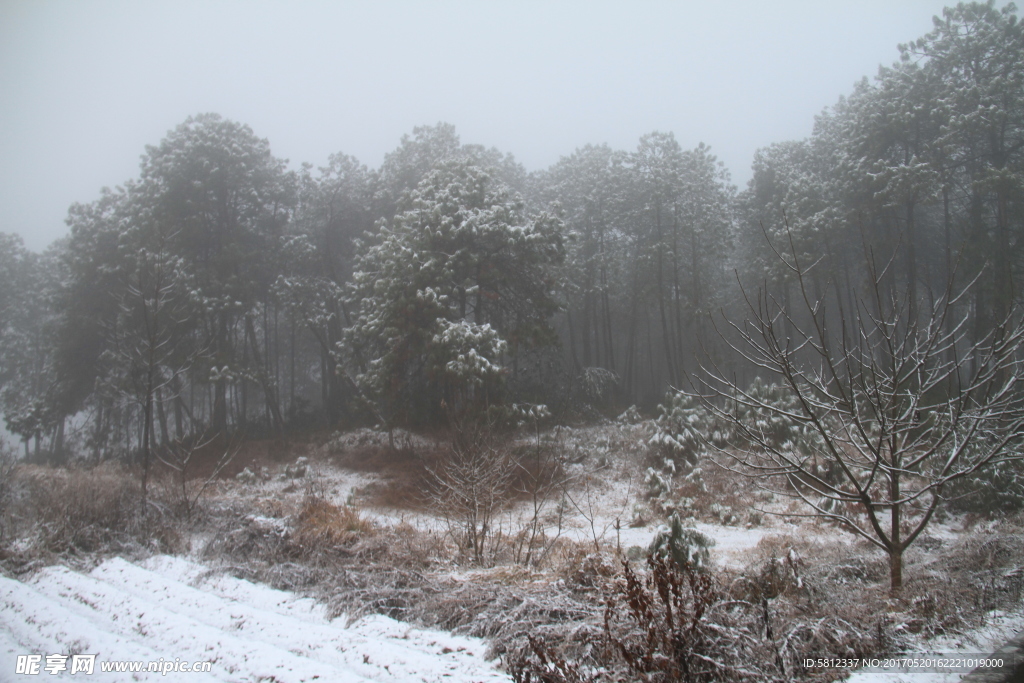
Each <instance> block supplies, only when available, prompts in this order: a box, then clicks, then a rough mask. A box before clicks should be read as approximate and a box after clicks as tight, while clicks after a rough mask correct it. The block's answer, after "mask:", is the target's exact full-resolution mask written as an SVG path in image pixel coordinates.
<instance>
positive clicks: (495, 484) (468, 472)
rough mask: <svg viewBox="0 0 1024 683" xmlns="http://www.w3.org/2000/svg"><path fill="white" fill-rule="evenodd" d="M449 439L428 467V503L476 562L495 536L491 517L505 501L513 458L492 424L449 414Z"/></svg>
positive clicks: (508, 495) (509, 496) (510, 487)
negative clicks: (445, 448) (439, 455)
mask: <svg viewBox="0 0 1024 683" xmlns="http://www.w3.org/2000/svg"><path fill="white" fill-rule="evenodd" d="M449 421H450V423H451V424H452V428H451V429H452V439H451V445H450V447H449V448H448V449H447V452H446V453H445V454H444V456H443V457H442V459H441V461H440V462H439V463H438V464H437V465H436V466H434V467H433V468H430V470H429V472H430V488H431V491H430V495H431V503H432V505H433V506H434V507H435V508H436V509H437V510H438V512H439V513H440V514H441V515H442V517H443V518H444V520H445V521H446V522H447V524H448V528H449V532H450V533H452V535H453V536H455V537H456V539H457V540H458V541H459V544H460V545H462V546H464V547H466V548H468V549H469V550H470V551H471V552H472V554H473V560H474V561H475V562H477V563H478V564H482V563H483V562H484V560H485V558H486V556H487V551H488V548H489V547H490V545H489V544H492V542H493V541H494V539H495V529H494V522H495V520H496V519H497V517H498V515H499V513H501V511H502V510H504V509H505V508H506V507H508V505H509V504H510V503H511V501H512V498H513V496H514V493H515V492H514V490H513V484H514V481H515V477H516V473H517V470H518V469H519V464H518V463H517V462H516V460H515V459H514V458H513V456H512V453H511V452H510V451H509V449H508V448H507V447H506V446H503V445H501V444H500V443H499V441H498V439H497V438H496V435H495V433H494V427H493V425H490V424H487V423H477V422H474V421H472V420H469V419H459V418H457V417H455V416H452V415H450V416H449Z"/></svg>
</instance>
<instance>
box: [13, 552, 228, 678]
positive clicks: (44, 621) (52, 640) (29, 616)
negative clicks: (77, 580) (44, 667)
mask: <svg viewBox="0 0 1024 683" xmlns="http://www.w3.org/2000/svg"><path fill="white" fill-rule="evenodd" d="M54 569H56V568H54ZM47 571H49V570H47ZM63 571H67V570H63ZM69 573H70V572H69ZM75 576H77V575H75ZM0 614H2V615H3V617H2V618H0V674H2V675H3V676H7V675H10V676H14V675H15V674H14V672H15V671H16V663H17V656H18V655H43V657H44V658H45V656H46V655H50V654H71V653H78V654H95V655H97V658H96V661H97V664H96V665H95V668H94V673H93V675H92V676H90V677H89V680H96V681H122V680H124V674H119V675H118V674H112V673H107V674H104V673H102V672H101V671H100V667H99V663H98V662H100V661H110V660H125V659H127V660H137V661H156V660H158V659H160V657H161V656H162V654H161V653H160V652H157V651H156V650H154V649H152V648H151V647H149V646H147V645H146V644H145V643H143V642H141V640H140V639H139V638H138V637H135V636H123V635H119V634H116V633H111V632H110V631H109V630H107V629H105V628H103V627H102V626H101V625H100V624H97V623H96V622H95V621H93V620H90V619H88V618H87V617H83V616H81V615H79V614H76V613H70V612H69V611H68V609H67V605H66V604H65V602H64V601H63V600H54V599H51V598H50V597H49V596H47V595H45V594H43V593H41V592H40V591H38V590H36V589H34V588H33V587H32V586H29V585H26V584H24V583H22V582H20V581H15V580H13V579H8V578H6V577H2V576H0ZM163 656H164V658H165V659H166V655H163ZM171 659H173V657H171ZM42 675H44V676H46V677H47V678H49V677H50V674H48V673H45V672H44V673H43V674H42ZM65 675H67V672H65ZM79 677H80V676H79ZM24 678H25V680H34V679H35V678H38V676H25V677H24ZM5 680H6V679H5ZM135 680H140V681H155V680H164V681H166V680H167V679H166V678H165V677H161V675H160V674H157V673H145V672H142V673H139V674H137V677H136V679H135ZM189 680H190V681H196V683H201V682H206V681H214V680H216V679H214V678H213V677H211V676H209V675H206V674H190V675H189Z"/></svg>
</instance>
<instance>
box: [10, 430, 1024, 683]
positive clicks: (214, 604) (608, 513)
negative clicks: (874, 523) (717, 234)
mask: <svg viewBox="0 0 1024 683" xmlns="http://www.w3.org/2000/svg"><path fill="white" fill-rule="evenodd" d="M599 429H600V428H599ZM599 429H597V430H595V433H597V434H598V436H601V435H602V434H603V432H600V431H599ZM567 431H568V430H567ZM363 436H365V435H363ZM371 436H374V435H372V434H371ZM377 436H378V437H379V435H377ZM357 437H358V438H362V437H361V436H360V433H356V434H355V435H354V436H353V435H346V436H345V439H348V440H353V439H355V438H357ZM630 438H633V439H636V435H633V436H631V437H630ZM587 439H590V441H587ZM576 441H579V442H580V443H576ZM594 442H596V446H595V443H594ZM360 443H361V442H360ZM566 444H567V445H565V446H564V448H565V449H566V450H589V451H593V452H592V454H591V456H590V458H591V459H590V460H587V462H586V463H584V464H577V465H575V466H574V467H576V468H577V469H578V470H579V472H578V474H575V475H574V477H573V479H572V481H574V482H576V488H575V489H573V490H572V491H571V496H570V500H569V502H568V503H567V502H566V500H562V501H561V505H562V507H563V508H565V509H566V510H567V512H566V514H565V516H564V518H563V516H562V515H561V513H560V514H559V515H557V523H556V521H555V520H556V515H555V509H556V506H557V505H558V504H559V500H558V499H557V498H556V497H552V499H551V500H548V501H547V502H546V503H545V507H544V508H543V514H542V515H541V516H542V517H543V518H544V520H545V521H544V525H545V531H546V533H548V534H549V535H551V536H557V537H558V538H561V539H565V540H567V541H570V542H573V543H576V544H578V545H579V546H580V547H582V548H584V549H585V550H586V552H592V550H591V548H592V547H593V546H596V545H598V544H599V545H601V546H602V547H603V548H604V549H605V550H612V549H616V548H618V549H620V550H621V551H623V552H626V551H627V550H629V549H630V548H632V547H634V546H639V547H641V548H643V547H646V546H647V545H648V544H649V543H650V542H651V540H652V538H653V537H654V535H655V534H656V533H657V532H658V530H659V528H661V523H662V522H664V519H663V516H661V517H659V516H658V515H655V514H653V513H652V511H651V509H650V508H649V507H645V505H646V502H645V498H644V496H643V493H642V491H641V490H640V489H641V485H640V481H641V472H640V471H639V470H638V469H637V468H636V466H635V465H631V464H630V463H629V462H628V461H627V460H626V459H621V458H620V459H618V460H616V459H615V458H614V457H612V455H613V454H612V451H614V450H615V448H616V446H615V445H614V444H612V443H611V442H610V440H609V438H607V437H601V438H600V439H594V438H593V435H592V434H590V433H589V432H587V431H585V430H575V431H573V432H570V433H569V436H568V437H567V438H566ZM348 446H349V444H347V442H346V443H342V444H340V445H335V446H334V452H344V449H345V447H348ZM595 453H596V455H595ZM330 455H331V454H330V453H326V454H325V453H320V454H319V457H315V458H314V459H313V462H311V463H310V468H309V470H310V471H309V474H308V475H307V476H306V477H305V479H303V480H295V479H292V478H288V477H286V476H284V475H283V473H277V474H275V475H273V476H265V477H252V476H250V477H249V478H248V479H244V478H238V479H229V480H225V481H221V482H219V483H218V485H217V486H216V487H214V488H212V489H211V491H210V492H209V494H208V496H207V503H208V504H209V505H211V507H212V508H217V509H225V510H227V509H230V510H234V511H236V513H237V514H238V515H242V514H244V512H245V511H251V514H247V515H246V516H245V517H244V519H245V520H248V522H251V523H253V524H257V523H258V525H262V526H261V528H262V527H266V528H267V529H270V530H271V531H274V532H275V533H279V534H283V533H284V532H285V531H286V530H288V529H289V528H291V527H292V526H294V523H295V518H296V513H297V511H298V510H300V509H301V505H302V501H303V499H304V497H305V496H307V495H308V493H309V491H310V490H313V489H315V490H316V491H318V492H319V493H318V495H321V496H324V497H325V498H326V499H327V500H329V501H331V502H332V503H334V504H336V505H339V506H343V505H349V504H351V505H354V506H355V508H354V509H356V510H358V514H359V516H360V517H361V518H362V519H363V520H367V521H368V522H370V523H372V524H373V525H375V528H376V529H378V530H380V529H386V528H391V529H393V528H395V527H398V526H400V525H407V526H411V527H413V528H415V529H416V530H418V531H421V532H429V533H433V534H435V535H438V536H442V535H443V534H444V532H445V530H446V528H447V526H446V523H445V521H444V520H443V519H440V518H439V517H438V516H436V515H435V514H432V513H431V512H430V511H427V510H425V509H423V508H414V507H412V506H410V507H408V508H401V509H396V508H391V507H386V506H382V505H379V504H376V503H375V502H374V499H373V497H372V495H368V494H367V493H366V491H367V490H368V489H371V488H372V487H373V486H374V485H379V484H380V483H381V482H383V481H384V480H385V478H384V477H383V476H382V475H381V474H380V473H377V472H373V471H366V470H363V471H354V470H352V469H349V468H347V467H345V466H342V465H339V464H338V463H337V462H335V461H334V460H333V459H332V458H331V457H330ZM602 455H604V456H607V457H605V458H604V459H603V462H606V463H611V464H610V465H602V466H601V467H600V468H596V469H595V468H593V467H591V465H592V464H593V461H595V460H597V459H598V458H600V457H601V456H602ZM726 493H731V492H730V491H726ZM730 501H731V502H730ZM748 501H749V499H742V498H736V497H733V498H729V499H728V500H727V496H723V497H722V503H723V505H731V506H733V507H730V508H728V509H729V510H731V511H733V512H736V513H738V514H736V515H735V516H733V517H730V519H731V520H734V521H730V523H729V524H720V523H716V519H721V518H716V517H714V516H708V515H704V516H703V518H701V519H700V520H699V521H698V519H695V518H691V519H690V520H689V522H688V523H690V524H692V525H693V526H694V527H695V528H696V529H697V530H698V531H700V532H701V533H702V534H704V535H705V536H707V537H709V538H710V539H713V540H714V541H715V545H714V547H713V548H712V549H711V560H712V562H713V563H714V564H715V565H717V566H718V567H723V568H727V569H728V570H729V571H732V572H734V574H736V573H740V572H743V571H745V570H746V569H745V568H748V567H750V566H752V565H753V564H756V563H757V562H759V561H761V560H762V559H763V558H764V557H767V555H766V553H771V554H772V557H774V556H775V554H774V553H776V552H778V551H779V550H780V549H784V548H787V547H793V546H796V547H809V546H813V545H814V544H816V543H820V544H825V545H829V544H831V546H837V545H844V544H849V543H851V541H852V539H851V538H850V537H849V536H848V535H846V534H845V533H844V532H842V531H840V530H838V529H836V528H835V527H834V526H830V525H827V524H822V523H820V522H814V521H812V520H806V519H799V518H796V517H794V516H789V515H787V514H786V508H785V507H784V506H783V504H782V503H780V502H774V503H771V505H774V506H775V507H776V510H777V511H776V514H773V515H766V516H764V518H763V519H761V518H760V517H759V518H758V519H757V520H751V519H750V517H749V516H748V515H747V510H746V508H741V506H742V505H744V504H745V503H746V502H748ZM570 503H571V504H570ZM768 507H770V505H769V506H768ZM238 510H242V511H243V512H237V511H238ZM232 514H235V513H232ZM503 514H504V515H505V516H506V518H505V519H504V520H503V521H501V520H499V521H501V523H502V524H503V525H504V528H505V529H516V528H522V527H523V525H524V524H525V523H526V521H528V520H529V518H530V514H532V512H531V507H530V503H529V502H527V501H520V503H518V504H516V505H514V506H512V507H511V508H510V509H508V510H506V511H505V512H504V513H503ZM240 518H241V517H233V518H230V519H235V520H238V519H240ZM631 524H632V525H631ZM994 525H995V522H986V521H977V520H974V521H972V522H971V523H970V524H968V523H967V520H966V519H965V518H963V517H949V518H947V519H945V520H943V521H942V522H938V521H936V522H934V523H933V524H932V525H931V526H930V527H929V530H928V534H927V537H928V538H923V539H922V543H921V544H920V546H921V549H920V550H916V551H915V552H917V553H919V555H918V556H917V557H918V558H919V559H918V560H917V561H918V562H920V563H921V564H922V566H925V565H930V564H932V563H935V561H936V560H938V559H939V556H940V555H941V553H943V552H945V549H949V548H952V547H954V546H955V545H956V543H958V542H959V540H960V539H961V538H962V537H963V536H964V534H965V533H967V531H968V529H973V532H972V533H974V534H976V535H979V534H980V535H982V536H989V535H991V536H992V537H995V536H997V535H998V533H1005V532H1001V531H999V530H998V529H997V528H995V526H994ZM1017 528H1019V527H1010V529H1011V531H1014V532H1015V530H1016V529H1017ZM373 533H376V532H373ZM212 535H213V532H212V531H210V530H206V531H198V530H196V531H194V532H190V534H189V538H188V541H187V543H186V547H190V548H191V553H190V555H189V557H190V558H191V559H185V558H183V557H172V556H168V555H158V556H155V557H151V558H149V559H147V560H142V561H138V562H135V563H133V562H129V561H127V560H125V559H122V558H114V559H108V560H106V561H104V562H102V563H101V564H99V566H97V567H96V568H95V569H93V570H92V571H90V572H88V573H83V572H77V571H74V570H72V569H69V568H67V567H62V566H50V567H47V568H45V569H42V570H39V571H36V572H35V573H33V574H31V575H28V576H26V577H25V578H24V580H23V581H18V580H15V579H12V578H6V577H3V576H0V683H2V682H3V681H7V680H39V678H40V677H43V678H50V677H51V674H50V673H48V672H47V671H46V670H45V666H46V664H47V660H46V656H47V655H53V654H63V655H73V654H93V655H96V659H95V669H94V673H93V674H92V675H91V676H86V675H81V674H75V675H71V672H70V671H64V672H62V673H59V674H57V675H56V676H53V677H57V678H60V677H62V676H63V677H68V678H71V679H73V680H74V679H75V678H76V677H77V678H81V679H86V680H108V681H122V680H183V681H185V680H187V681H206V680H216V681H244V682H254V683H255V682H258V681H265V682H268V683H269V682H271V681H273V682H275V683H284V682H286V681H314V680H316V681H343V682H347V681H452V682H454V683H463V682H464V683H469V682H471V681H472V682H476V681H480V682H484V681H508V680H510V677H509V676H508V675H507V674H505V673H504V672H502V671H500V670H499V668H498V666H497V663H496V662H494V661H488V660H486V659H485V658H484V653H485V652H486V651H487V650H488V647H489V643H488V642H485V641H483V640H479V639H472V638H466V637H460V636H453V635H450V634H447V633H442V632H437V631H429V630H424V629H420V628H415V627H413V626H411V625H409V624H406V623H402V622H398V621H395V620H393V619H390V618H388V617H385V616H380V615H372V616H367V617H363V618H360V619H358V620H355V621H353V622H352V623H349V621H348V619H347V618H346V617H345V616H341V617H339V618H335V619H329V618H328V612H327V608H325V607H324V606H323V604H321V603H318V602H316V601H315V600H313V599H312V598H309V597H301V596H299V595H297V594H293V593H287V592H282V591H279V590H274V589H272V588H270V587H267V586H264V585H259V584H254V583H251V582H249V581H245V580H241V579H238V578H234V577H233V576H230V575H229V574H230V570H231V568H230V562H232V561H233V560H232V559H231V558H230V557H227V556H224V557H221V556H219V555H216V554H212V555H205V554H204V545H205V544H206V543H207V542H208V541H209V540H210V537H211V536H212ZM925 540H927V541H929V544H927V548H928V550H925V547H926V544H925V543H924V542H923V541H925ZM801 544H802V545H801ZM868 552H873V551H868ZM827 556H828V555H827V554H826V555H824V556H823V557H827ZM204 557H205V558H207V559H205V560H204V559H202V558H204ZM210 557H216V558H217V560H210V559H209V558H210ZM225 561H226V562H228V563H229V564H228V566H226V567H225V566H223V562H225ZM807 561H808V562H815V561H820V558H815V557H813V556H812V557H808V558H807ZM201 562H209V563H210V564H209V566H205V565H204V564H202V563H201ZM441 564H442V566H440V567H439V568H438V571H439V572H440V573H441V574H444V575H446V576H448V577H449V578H458V577H461V578H462V579H464V580H467V581H471V580H473V577H474V576H475V572H476V571H477V570H475V569H471V567H472V565H465V566H462V567H460V566H458V563H457V562H449V563H448V564H444V561H443V560H442V561H441ZM936 566H938V565H937V564H936ZM481 571H483V570H481ZM541 571H543V570H541ZM794 571H795V570H794ZM559 576H562V575H557V572H555V573H554V574H551V575H549V576H546V577H545V580H550V581H556V580H558V581H561V579H559ZM374 585H376V584H374ZM439 585H441V584H439ZM382 590H386V589H382ZM901 609H904V608H901ZM428 623H429V622H428ZM974 623H977V622H974ZM1021 629H1024V614H1022V613H1021V611H1020V609H1019V607H1018V608H1016V609H1015V611H1014V612H1012V613H1007V612H991V613H989V614H988V615H987V618H986V620H985V625H984V626H983V627H981V628H978V629H977V630H975V631H974V632H972V633H969V634H961V635H956V636H953V635H946V636H944V637H943V638H941V639H936V640H932V641H927V642H920V643H918V645H919V647H913V646H911V649H914V650H916V651H917V653H918V654H926V653H941V654H945V655H950V654H954V653H963V654H983V653H988V652H992V651H994V650H995V649H997V648H998V647H1000V646H1001V645H1002V644H1003V643H1004V642H1005V641H1006V640H1007V639H1009V638H1010V637H1012V636H1013V635H1015V633H1016V632H1018V631H1020V630H1021ZM908 637H909V639H910V642H913V641H914V639H915V638H917V637H918V636H909V634H908ZM24 655H41V656H42V658H41V661H40V664H39V665H40V672H39V673H38V674H35V675H31V674H30V675H17V674H16V673H15V672H16V670H17V666H18V657H19V656H24ZM161 660H162V662H174V661H184V662H196V661H200V662H210V663H211V670H210V672H209V673H191V672H190V673H181V672H171V673H169V674H167V675H164V674H163V673H161V672H146V671H141V672H138V673H134V674H132V673H124V672H111V671H104V670H103V664H104V663H108V664H109V663H110V662H122V661H131V662H145V663H149V662H161ZM22 661H23V663H24V660H22ZM68 664H69V666H68V669H70V668H71V667H70V660H68ZM961 676H962V674H936V673H913V674H888V673H874V672H858V673H854V674H853V675H852V676H851V677H850V678H849V679H848V680H850V681H852V682H853V683H897V682H906V683H950V682H951V681H956V680H959V679H960V678H961Z"/></svg>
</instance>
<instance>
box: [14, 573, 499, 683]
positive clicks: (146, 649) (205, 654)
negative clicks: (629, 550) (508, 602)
mask: <svg viewBox="0 0 1024 683" xmlns="http://www.w3.org/2000/svg"><path fill="white" fill-rule="evenodd" d="M0 614H2V615H3V617H2V618H0V680H5V681H6V680H37V679H38V678H39V677H40V675H41V676H43V677H45V678H49V677H50V674H48V673H47V672H45V671H42V672H41V673H40V674H39V675H36V676H30V675H25V676H17V675H15V673H14V672H15V670H16V659H17V656H18V655H22V654H41V655H43V663H44V665H45V661H46V660H45V656H46V655H49V654H55V653H63V654H69V653H80V654H96V655H97V658H96V664H95V669H94V671H95V673H94V674H93V675H92V676H88V677H87V678H88V680H97V681H123V680H165V681H166V680H188V681H246V682H249V681H252V682H255V681H275V682H276V683H286V682H291V681H314V680H319V681H345V682H348V681H352V682H353V683H355V682H358V681H430V682H434V681H452V682H460V681H464V682H466V683H468V682H470V681H473V682H476V681H480V682H484V681H506V680H508V677H507V676H506V675H504V674H503V673H501V672H499V671H497V670H496V669H495V667H494V665H493V663H490V662H487V661H485V660H484V659H483V657H482V655H483V652H484V651H485V649H486V646H485V644H484V643H483V642H482V641H479V640H475V639H471V638H462V637H457V636H452V635H449V634H445V633H439V632H433V631H425V630H420V629H415V628H411V627H410V626H409V625H407V624H403V623H401V622H397V621H394V620H393V619H388V618H387V617H383V616H371V617H367V618H364V619H360V620H359V621H357V622H355V623H353V624H351V625H346V623H345V622H346V620H345V619H344V618H339V619H335V620H333V621H331V620H328V619H327V618H325V616H324V611H323V608H322V607H321V606H319V605H317V604H316V603H315V602H314V601H312V600H310V599H308V598H299V597H296V596H295V595H293V594H289V593H285V592H281V591H277V590H273V589H271V588H268V587H266V586H259V585H255V584H252V583H249V582H247V581H242V580H240V579H235V578H232V577H228V576H224V575H220V574H211V573H210V572H208V571H207V570H206V568H205V567H203V566H201V565H199V564H196V563H193V562H190V561H187V560H184V559H181V558H175V557H168V556H157V557H153V558H150V559H149V560H147V561H145V562H141V563H139V564H132V563H130V562H127V561H125V560H123V559H120V558H116V559H112V560H108V561H106V562H104V563H103V564H101V565H100V566H98V567H96V569H94V570H93V571H92V572H90V573H89V574H80V573H76V572H74V571H71V570H69V569H67V568H64V567H49V568H47V569H45V570H43V571H41V572H39V573H37V574H36V575H35V576H33V577H32V579H30V580H29V581H27V582H25V583H22V582H20V581H15V580H12V579H8V578H4V577H0ZM161 658H162V659H163V660H165V661H174V660H175V659H176V658H179V659H181V660H183V661H184V660H187V661H210V662H212V663H213V666H212V672H211V673H209V674H203V673H191V672H190V673H187V674H186V673H171V674H169V675H168V676H162V675H161V674H159V673H140V674H136V675H134V676H130V675H129V674H125V673H103V672H101V671H100V667H101V663H103V662H110V661H114V660H136V661H146V662H150V661H158V660H160V659H161ZM63 675H64V676H67V677H69V678H72V679H74V678H75V677H78V678H86V677H85V676H82V675H81V674H76V675H75V676H70V674H69V672H67V671H65V672H63Z"/></svg>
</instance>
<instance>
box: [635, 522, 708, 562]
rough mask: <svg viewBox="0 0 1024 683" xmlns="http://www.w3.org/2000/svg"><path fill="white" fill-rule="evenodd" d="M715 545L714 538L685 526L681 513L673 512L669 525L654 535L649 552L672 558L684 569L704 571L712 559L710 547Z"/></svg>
mask: <svg viewBox="0 0 1024 683" xmlns="http://www.w3.org/2000/svg"><path fill="white" fill-rule="evenodd" d="M714 545H715V541H714V539H712V538H708V537H707V536H705V535H704V534H702V533H701V532H699V531H697V530H696V529H694V528H692V527H687V526H684V525H683V520H682V519H681V518H680V517H679V515H678V514H673V515H672V516H671V517H670V518H669V523H668V527H667V528H663V529H662V530H661V531H659V532H658V533H657V534H656V535H655V536H654V540H652V541H651V545H650V546H649V548H648V552H649V553H650V554H651V555H654V556H660V557H665V558H668V559H671V560H672V561H674V562H675V563H676V564H677V565H678V566H679V567H680V568H682V569H690V570H694V571H703V570H704V569H706V568H707V566H708V563H709V562H710V561H711V552H710V549H711V548H713V547H714Z"/></svg>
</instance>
